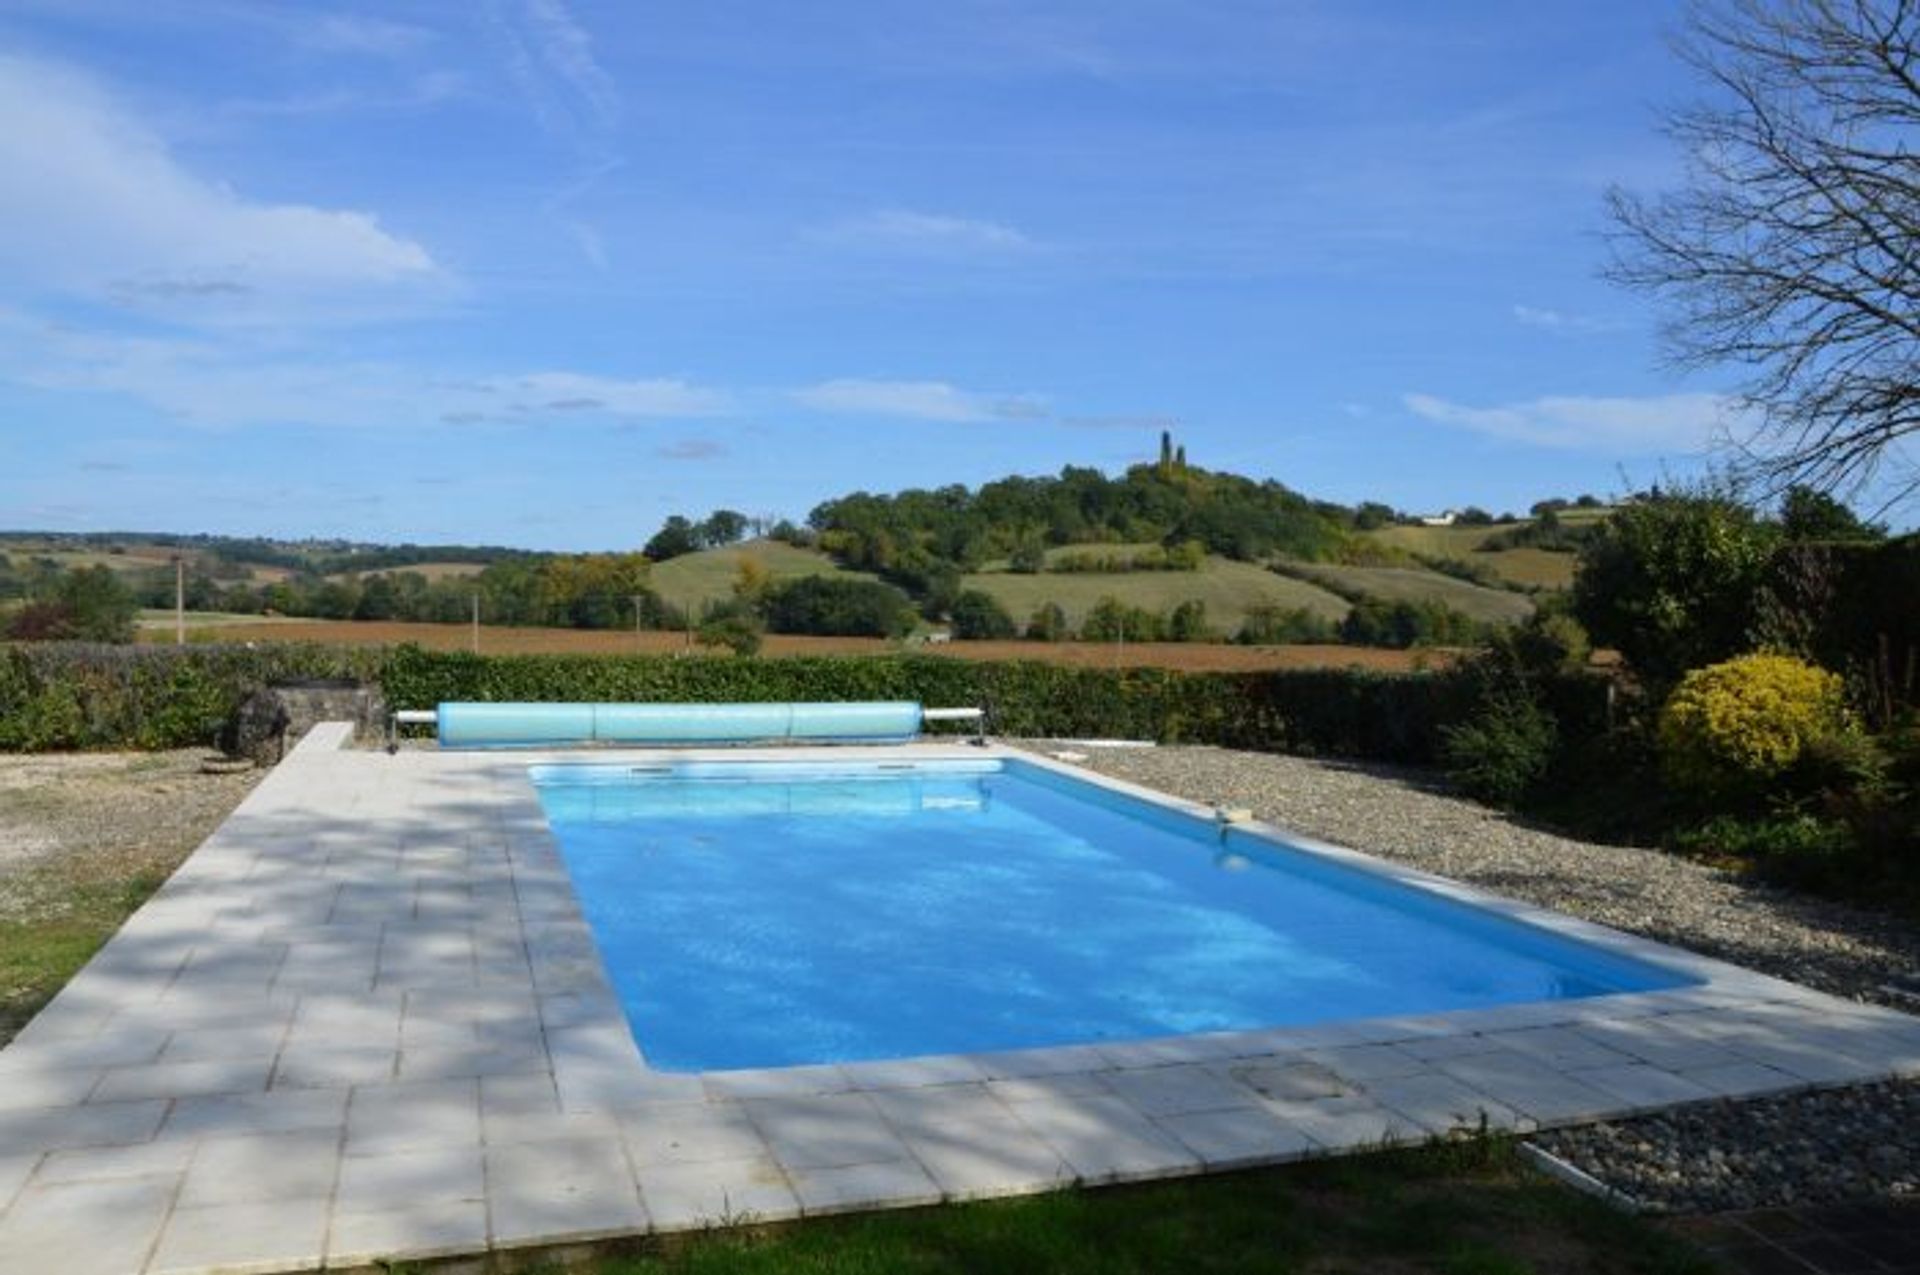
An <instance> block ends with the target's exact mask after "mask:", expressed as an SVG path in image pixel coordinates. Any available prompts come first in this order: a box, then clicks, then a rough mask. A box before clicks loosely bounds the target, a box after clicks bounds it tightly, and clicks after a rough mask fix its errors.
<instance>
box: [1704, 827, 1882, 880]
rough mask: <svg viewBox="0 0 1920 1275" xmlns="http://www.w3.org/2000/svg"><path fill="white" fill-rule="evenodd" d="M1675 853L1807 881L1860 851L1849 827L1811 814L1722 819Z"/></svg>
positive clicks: (1705, 828)
mask: <svg viewBox="0 0 1920 1275" xmlns="http://www.w3.org/2000/svg"><path fill="white" fill-rule="evenodd" d="M1673 848H1674V849H1676V850H1678V851H1680V852H1681V853H1682V854H1692V855H1702V856H1709V857H1729V858H1736V859H1745V860H1747V861H1749V862H1751V863H1753V864H1755V865H1756V866H1760V867H1764V868H1767V869H1769V871H1770V875H1773V876H1776V877H1778V876H1781V875H1783V874H1784V875H1792V876H1798V877H1800V878H1802V879H1806V878H1809V877H1814V876H1818V875H1821V874H1823V873H1824V872H1826V871H1827V870H1828V869H1829V868H1830V866H1831V865H1832V863H1833V862H1834V861H1835V860H1838V859H1842V858H1844V857H1846V856H1847V855H1848V854H1849V853H1851V852H1852V850H1853V848H1854V842H1853V835H1852V833H1851V832H1850V830H1849V829H1848V828H1847V825H1846V824H1844V823H1840V822H1838V821H1836V820H1832V819H1822V818H1820V817H1818V816H1816V815H1811V814H1804V813H1802V814H1786V815H1773V816H1769V817H1765V818H1759V819H1746V818H1739V817H1736V816H1733V815H1720V816H1717V817H1715V818H1713V819H1709V820H1708V821H1707V822H1705V823H1702V824H1698V825H1696V826H1694V827H1691V828H1687V829H1684V830H1682V831H1681V832H1678V833H1676V834H1675V835H1674V838H1673Z"/></svg>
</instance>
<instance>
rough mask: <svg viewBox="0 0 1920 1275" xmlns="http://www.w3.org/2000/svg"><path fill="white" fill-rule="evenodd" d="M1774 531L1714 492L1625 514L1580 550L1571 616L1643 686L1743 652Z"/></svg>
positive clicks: (1634, 507) (1644, 502)
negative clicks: (1629, 668) (1642, 680)
mask: <svg viewBox="0 0 1920 1275" xmlns="http://www.w3.org/2000/svg"><path fill="white" fill-rule="evenodd" d="M1779 540H1780V533H1779V529H1778V528H1777V527H1775V526H1774V525H1773V524H1771V523H1767V522H1763V521H1761V520H1760V519H1759V518H1757V517H1756V516H1755V515H1754V512H1753V511H1752V510H1751V509H1749V508H1747V507H1746V506H1744V505H1742V504H1740V503H1739V502H1738V501H1737V500H1734V499H1732V498H1731V497H1729V496H1726V495H1722V494H1719V493H1715V492H1701V493H1680V494H1669V495H1660V496H1653V497H1648V498H1642V499H1638V500H1635V501H1633V502H1632V503H1630V504H1627V505H1624V506H1622V507H1621V508H1620V509H1619V510H1617V511H1616V512H1615V513H1614V514H1613V515H1612V516H1611V517H1610V518H1608V519H1607V520H1606V521H1605V522H1602V523H1600V524H1598V526H1597V528H1596V530H1595V531H1594V532H1593V534H1592V535H1591V537H1590V538H1589V539H1588V540H1587V541H1586V543H1585V544H1584V545H1582V546H1581V549H1580V566H1579V570H1578V573H1577V574H1576V575H1575V576H1574V581H1573V605H1574V613H1575V614H1576V615H1578V616H1579V618H1580V622H1581V623H1582V624H1584V625H1585V626H1586V627H1587V631H1588V632H1589V633H1591V634H1592V635H1593V640H1594V641H1595V642H1597V643H1599V644H1600V645H1602V646H1611V647H1613V648H1615V649H1616V650H1618V651H1619V652H1620V653H1621V654H1622V655H1624V656H1626V658H1627V662H1628V663H1629V664H1631V665H1632V666H1633V667H1634V669H1635V670H1636V671H1637V672H1638V673H1640V675H1641V676H1642V677H1644V678H1647V679H1649V680H1650V681H1652V682H1653V683H1654V684H1655V685H1657V686H1660V687H1663V688H1664V687H1666V686H1671V685H1672V684H1673V683H1674V681H1675V680H1677V679H1678V678H1679V677H1680V675H1681V674H1682V673H1684V672H1685V671H1686V670H1688V669H1690V668H1699V667H1701V666H1703V665H1706V664H1711V663H1713V662H1714V661H1716V660H1724V659H1726V658H1727V657H1729V656H1731V655H1735V654H1737V653H1739V652H1740V651H1742V650H1745V649H1747V648H1748V644H1749V636H1750V634H1751V633H1752V631H1753V628H1754V625H1755V623H1756V621H1757V619H1758V599H1759V593H1760V586H1761V582H1762V580H1763V579H1764V576H1765V573H1766V570H1767V563H1768V560H1769V558H1770V557H1771V556H1772V553H1773V550H1774V546H1775V545H1776V544H1778V543H1779Z"/></svg>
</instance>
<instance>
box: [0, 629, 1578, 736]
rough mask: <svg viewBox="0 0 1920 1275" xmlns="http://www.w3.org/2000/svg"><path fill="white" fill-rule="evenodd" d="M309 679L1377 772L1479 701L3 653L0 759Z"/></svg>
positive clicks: (1442, 684) (814, 663) (751, 669)
mask: <svg viewBox="0 0 1920 1275" xmlns="http://www.w3.org/2000/svg"><path fill="white" fill-rule="evenodd" d="M296 677H359V678H363V679H366V680H370V681H377V682H378V683H379V684H380V686H381V689H382V691H383V692H384V694H385V696H386V699H387V702H388V703H389V704H390V705H391V706H392V707H395V708H431V707H432V706H433V705H435V704H438V703H441V702H443V701H448V700H536V701H537V700H590V701H607V700H630V701H648V700H651V701H669V702H675V701H677V702H694V703H701V702H704V703H715V702H725V701H747V702H752V701H761V702H765V701H778V700H882V699H909V700H918V701H919V702H921V703H923V704H928V705H934V706H954V705H976V704H977V705H982V706H984V707H986V708H987V710H988V712H989V715H990V716H989V721H990V724H991V729H992V730H993V731H994V732H995V733H996V734H1002V735H1015V736H1023V735H1024V736H1066V737H1074V736H1104V737H1125V738H1135V739H1154V740H1159V741H1161V742H1164V743H1209V744H1219V745H1222V746H1225V747H1229V748H1250V749H1261V750H1267V751H1276V752H1292V753H1304V754H1310V755H1321V756H1338V757H1356V758H1365V759H1370V760H1375V761H1393V762H1418V763H1426V762H1432V761H1434V760H1435V759H1436V758H1437V756H1438V753H1439V746H1440V739H1441V731H1442V728H1443V727H1445V726H1447V725H1449V724H1451V723H1454V722H1457V721H1459V720H1461V718H1462V717H1463V716H1464V714H1465V713H1466V712H1467V710H1468V708H1469V701H1470V696H1469V694H1468V693H1467V690H1466V688H1465V687H1464V685H1463V683H1462V680H1461V679H1459V678H1457V677H1454V676H1452V675H1449V674H1445V673H1402V674H1394V673H1373V672H1367V671H1363V670H1358V669H1283V670H1274V671H1270V672H1258V673H1177V672H1172V671H1168V670H1162V669H1120V670H1113V669H1091V668H1069V667H1063V666H1060V665H1053V664H1042V663H1035V662H1026V661H1022V662H1007V663H986V662H976V661H972V660H960V659H953V658H944V657H939V656H924V655H923V656H879V657H842V658H826V659H777V660H766V659H751V660H749V659H729V658H718V657H708V658H681V657H673V656H637V655H636V656H605V655H491V656H481V655H469V654H463V653H457V652H454V653H440V652H430V651H424V650H421V649H420V648H418V647H411V646H403V647H399V648H395V649H392V650H384V651H383V650H350V649H340V648H326V647H317V646H306V645H293V644H289V645H284V646H260V647H240V646H211V645H208V646H202V645H195V646H188V647H101V646H81V645H65V644H57V645H56V644H49V645H31V646H29V645H21V646H14V647H9V648H5V650H4V651H3V652H0V749H6V750H15V751H32V750H39V749H54V748H109V747H122V748H124V747H135V748H164V747H181V746H190V745H194V744H205V743H208V742H210V741H211V740H212V739H213V737H214V735H215V734H216V733H217V732H218V730H219V728H220V726H221V724H222V723H223V722H225V721H226V720H227V718H228V717H229V716H231V714H232V713H233V711H234V710H235V709H236V708H238V706H239V705H240V703H241V701H243V700H244V699H245V698H246V697H247V696H248V695H249V694H250V693H252V692H253V691H254V690H256V689H258V688H259V687H261V686H264V685H266V684H268V683H270V682H274V681H278V680H282V679H287V678H296ZM1551 689H1552V694H1553V700H1554V703H1553V707H1554V708H1555V710H1556V711H1558V712H1560V713H1562V714H1563V715H1565V714H1569V713H1578V714H1580V715H1581V717H1582V718H1583V719H1586V720H1591V719H1593V718H1594V717H1596V716H1597V715H1598V714H1599V713H1601V712H1603V711H1604V710H1603V708H1602V707H1600V706H1601V705H1602V704H1603V697H1604V686H1603V685H1602V684H1600V683H1597V682H1595V681H1592V680H1590V679H1584V678H1577V679H1576V678H1569V679H1567V680H1566V682H1565V683H1564V684H1563V685H1558V686H1555V687H1553V688H1551Z"/></svg>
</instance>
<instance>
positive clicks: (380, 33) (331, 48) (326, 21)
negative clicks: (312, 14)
mask: <svg viewBox="0 0 1920 1275" xmlns="http://www.w3.org/2000/svg"><path fill="white" fill-rule="evenodd" d="M295 23H297V25H295ZM289 29H290V30H291V31H292V32H293V33H294V35H295V38H296V39H298V40H299V41H300V42H301V43H302V44H305V45H308V46H309V47H311V48H315V49H320V50H324V51H327V52H333V53H369V54H374V55H377V56H380V57H398V56H400V55H401V54H405V53H411V52H413V51H414V50H415V49H417V48H420V47H421V46H422V45H425V44H430V43H432V41H433V39H434V32H433V31H431V30H430V29H428V28H426V27H422V26H415V25H413V24H412V23H408V22H390V21H388V20H387V19H385V18H373V17H367V16H366V15H364V14H346V13H330V14H325V15H323V16H321V17H320V18H318V19H317V20H314V21H312V22H299V21H298V20H297V19H291V20H290V25H289Z"/></svg>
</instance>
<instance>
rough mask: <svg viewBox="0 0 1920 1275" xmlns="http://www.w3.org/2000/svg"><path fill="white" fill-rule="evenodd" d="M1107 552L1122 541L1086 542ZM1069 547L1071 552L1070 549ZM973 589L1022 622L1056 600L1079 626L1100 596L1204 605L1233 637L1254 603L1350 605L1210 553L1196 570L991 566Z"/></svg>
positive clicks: (1315, 607) (1335, 608)
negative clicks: (1031, 571) (1059, 570)
mask: <svg viewBox="0 0 1920 1275" xmlns="http://www.w3.org/2000/svg"><path fill="white" fill-rule="evenodd" d="M1076 547H1077V548H1083V549H1091V550H1094V551H1096V552H1104V551H1106V550H1107V549H1110V548H1118V546H1105V545H1082V546H1076ZM1069 552H1071V550H1069ZM963 583H964V584H965V586H966V587H967V588H969V589H979V590H981V591H982V592H984V593H988V594H991V595H992V596H993V597H994V599H995V600H996V601H998V602H999V603H1000V605H1001V606H1003V607H1005V608H1006V609H1007V613H1008V614H1009V615H1011V616H1012V617H1013V618H1014V621H1015V623H1017V624H1021V625H1024V624H1026V622H1027V618H1028V617H1029V616H1031V615H1032V614H1033V613H1034V611H1035V610H1037V609H1038V608H1039V607H1040V606H1041V605H1042V604H1044V603H1047V602H1057V603H1059V604H1060V607H1061V609H1062V610H1064V611H1065V612H1066V613H1067V622H1068V623H1069V624H1072V625H1075V626H1078V625H1079V623H1080V621H1081V620H1082V619H1083V618H1085V616H1086V614H1087V612H1088V611H1090V610H1092V609H1093V608H1094V606H1096V605H1097V604H1098V603H1099V601H1100V599H1101V598H1104V597H1109V596H1111V597H1116V598H1119V599H1120V600H1121V601H1122V602H1125V603H1127V604H1128V605H1129V606H1137V607H1144V608H1146V609H1147V610H1149V611H1170V610H1172V609H1173V608H1174V607H1176V606H1178V605H1179V604H1180V603H1182V602H1187V601H1199V602H1203V603H1205V604H1206V607H1207V623H1208V624H1210V625H1212V626H1213V627H1214V628H1215V629H1217V630H1219V631H1220V632H1222V633H1224V634H1228V635H1231V634H1232V633H1233V632H1234V631H1235V630H1236V629H1238V628H1239V627H1240V625H1241V622H1242V621H1244V620H1245V619H1246V617H1247V609H1248V608H1249V607H1252V606H1257V605H1262V604H1271V605H1274V606H1279V607H1286V608H1289V609H1291V608H1300V609H1303V610H1307V611H1310V612H1312V613H1313V614H1315V615H1319V616H1324V617H1325V618H1327V619H1329V620H1339V619H1341V618H1342V617H1343V616H1345V615H1346V613H1347V610H1348V607H1347V602H1346V600H1345V599H1344V598H1341V597H1339V596H1338V595H1336V594H1333V593H1329V592H1327V591H1326V590H1325V589H1321V588H1318V587H1316V586H1314V585H1311V584H1308V583H1306V582H1305V581H1303V580H1290V579H1288V578H1287V577H1286V576H1280V575H1275V574H1274V573H1273V572H1271V571H1268V570H1267V569H1266V568H1265V567H1258V566H1255V565H1254V564H1252V563H1250V562H1234V561H1232V560H1231V559H1227V558H1212V557H1210V558H1208V559H1207V561H1206V565H1204V566H1203V567H1201V568H1200V570H1198V571H1125V572H1116V573H1114V574H1111V575H1107V574H1097V573H1091V572H1089V573H1084V574H1082V573H1071V574H1055V573H1052V572H1048V573H1044V574H1040V575H1014V574H1012V573H1011V572H999V571H987V572H981V573H979V574H977V575H970V576H967V577H966V578H965V580H964V582H963Z"/></svg>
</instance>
